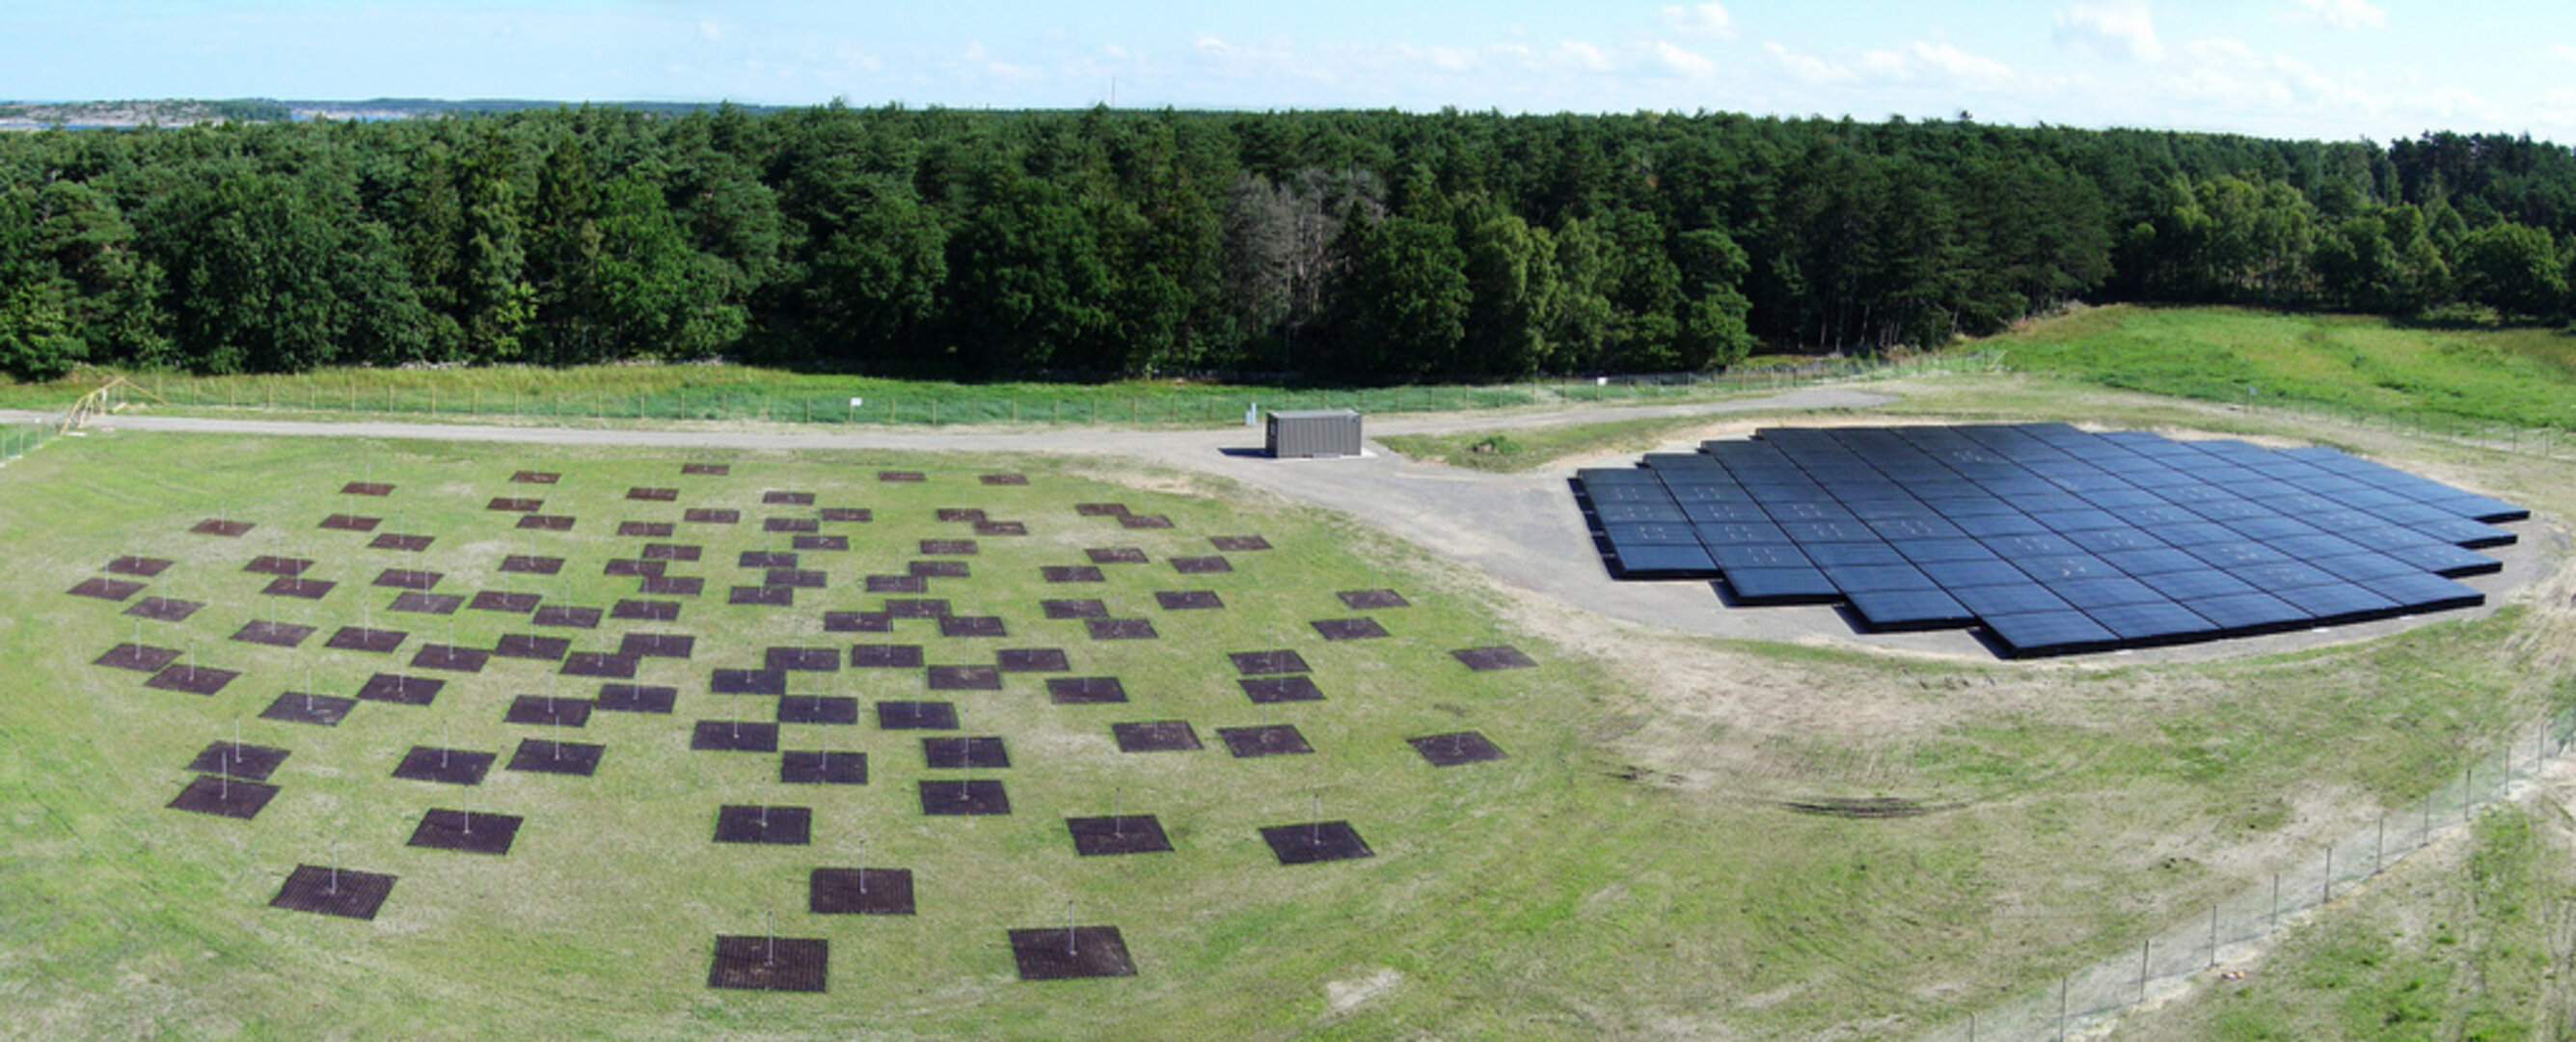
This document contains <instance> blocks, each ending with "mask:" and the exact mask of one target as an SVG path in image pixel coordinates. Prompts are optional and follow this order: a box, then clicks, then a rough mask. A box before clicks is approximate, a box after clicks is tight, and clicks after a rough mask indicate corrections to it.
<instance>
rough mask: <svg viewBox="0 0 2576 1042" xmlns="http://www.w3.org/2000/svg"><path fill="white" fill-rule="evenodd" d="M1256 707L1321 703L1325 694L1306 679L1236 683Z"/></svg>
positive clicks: (1256, 680) (1250, 678)
mask: <svg viewBox="0 0 2576 1042" xmlns="http://www.w3.org/2000/svg"><path fill="white" fill-rule="evenodd" d="M1235 683H1236V684H1239V685H1241V686H1242V687H1243V693H1244V695H1245V696H1246V697H1249V698H1251V699H1252V701H1253V702H1254V704H1256V705H1269V704H1271V703H1273V702H1321V701H1323V700H1324V692H1323V691H1322V690H1320V689H1318V688H1317V687H1316V686H1315V682H1314V681H1313V680H1309V679H1307V678H1305V677H1244V678H1242V679H1240V680H1237V681H1235Z"/></svg>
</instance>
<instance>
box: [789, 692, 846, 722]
mask: <svg viewBox="0 0 2576 1042" xmlns="http://www.w3.org/2000/svg"><path fill="white" fill-rule="evenodd" d="M778 722H779V723H782V724H855V723H858V722H859V700H858V699H855V698H845V697H841V696H837V695H786V696H783V697H781V698H779V700H778Z"/></svg>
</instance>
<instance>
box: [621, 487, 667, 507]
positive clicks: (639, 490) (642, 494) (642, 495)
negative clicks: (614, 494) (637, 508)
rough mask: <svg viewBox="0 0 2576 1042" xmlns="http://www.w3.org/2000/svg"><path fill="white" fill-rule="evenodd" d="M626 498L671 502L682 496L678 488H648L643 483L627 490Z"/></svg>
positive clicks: (641, 500)
mask: <svg viewBox="0 0 2576 1042" xmlns="http://www.w3.org/2000/svg"><path fill="white" fill-rule="evenodd" d="M626 498H628V499H632V500H634V501H636V502H639V503H670V502H674V501H676V500H678V499H679V498H680V490H679V489H676V488H646V487H643V486H641V485H639V486H636V487H634V488H630V489H627V490H626Z"/></svg>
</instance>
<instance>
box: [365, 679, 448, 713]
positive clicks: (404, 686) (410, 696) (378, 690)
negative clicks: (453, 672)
mask: <svg viewBox="0 0 2576 1042" xmlns="http://www.w3.org/2000/svg"><path fill="white" fill-rule="evenodd" d="M446 686H447V682H446V681H444V680H432V679H429V678H427V677H406V676H402V675H400V674H395V673H378V674H376V675H375V676H372V677H368V678H367V682H366V683H365V684H363V685H361V686H360V687H359V688H358V700H359V701H361V702H391V703H393V704H395V705H405V706H425V705H428V704H430V703H431V702H434V701H436V700H437V699H438V692H439V690H440V689H441V688H444V687H446Z"/></svg>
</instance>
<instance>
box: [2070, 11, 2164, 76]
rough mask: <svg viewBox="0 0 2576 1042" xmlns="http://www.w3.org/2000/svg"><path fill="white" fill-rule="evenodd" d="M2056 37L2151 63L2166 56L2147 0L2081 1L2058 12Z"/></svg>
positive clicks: (2076, 45) (2085, 48)
mask: <svg viewBox="0 0 2576 1042" xmlns="http://www.w3.org/2000/svg"><path fill="white" fill-rule="evenodd" d="M2054 36H2055V38H2056V40H2057V42H2058V43H2059V44H2061V45H2064V46H2069V47H2073V48H2075V49H2077V50H2080V51H2085V52H2088V53H2091V54H2095V55H2099V56H2101V57H2105V58H2129V59H2134V60H2137V61H2146V62H2151V61H2156V60H2158V59H2161V58H2163V57H2164V55H2165V47H2164V44H2163V43H2161V42H2158V41H2157V39H2156V20H2155V14H2154V12H2152V11H2150V10H2149V9H2148V8H2147V0H2078V2H2077V3H2073V4H2069V5H2067V6H2066V8H2065V9H2064V10H2062V11H2059V12H2057V31H2056V33H2055V34H2054Z"/></svg>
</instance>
